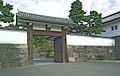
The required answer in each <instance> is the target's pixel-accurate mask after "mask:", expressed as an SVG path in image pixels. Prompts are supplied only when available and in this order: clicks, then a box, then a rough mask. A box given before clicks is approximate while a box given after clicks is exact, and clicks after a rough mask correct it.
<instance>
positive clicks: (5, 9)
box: [0, 0, 14, 23]
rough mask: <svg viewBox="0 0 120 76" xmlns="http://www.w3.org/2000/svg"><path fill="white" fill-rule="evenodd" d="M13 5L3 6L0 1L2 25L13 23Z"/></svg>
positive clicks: (1, 0) (0, 0)
mask: <svg viewBox="0 0 120 76" xmlns="http://www.w3.org/2000/svg"><path fill="white" fill-rule="evenodd" d="M12 9H13V5H10V4H8V3H6V4H4V2H3V0H0V21H1V22H4V23H11V22H13V21H14V18H13V17H14V14H13V13H12V12H11V10H12Z"/></svg>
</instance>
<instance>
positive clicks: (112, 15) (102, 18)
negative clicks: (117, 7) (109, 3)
mask: <svg viewBox="0 0 120 76" xmlns="http://www.w3.org/2000/svg"><path fill="white" fill-rule="evenodd" d="M118 13H120V11H118V12H116V13H113V14H110V15H108V16H105V17H103V18H102V19H104V18H107V17H110V16H113V15H115V14H118Z"/></svg>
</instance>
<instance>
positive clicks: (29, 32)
mask: <svg viewBox="0 0 120 76" xmlns="http://www.w3.org/2000/svg"><path fill="white" fill-rule="evenodd" d="M26 25H27V48H28V64H32V60H33V48H32V37H33V26H32V25H30V23H27V24H26Z"/></svg>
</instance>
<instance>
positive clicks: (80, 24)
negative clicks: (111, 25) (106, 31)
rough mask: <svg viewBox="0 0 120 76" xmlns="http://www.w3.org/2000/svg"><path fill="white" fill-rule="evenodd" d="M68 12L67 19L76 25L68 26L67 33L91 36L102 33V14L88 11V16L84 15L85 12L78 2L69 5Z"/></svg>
mask: <svg viewBox="0 0 120 76" xmlns="http://www.w3.org/2000/svg"><path fill="white" fill-rule="evenodd" d="M69 12H70V14H69V18H70V19H72V20H73V22H74V23H76V25H74V26H72V25H69V26H68V28H67V31H68V32H69V33H80V34H82V35H83V34H87V35H91V34H93V33H94V34H100V33H101V32H102V31H103V28H102V14H99V13H98V12H97V11H90V15H86V12H85V11H84V10H83V9H82V3H81V2H80V0H76V1H74V2H73V3H72V4H71V10H70V11H69Z"/></svg>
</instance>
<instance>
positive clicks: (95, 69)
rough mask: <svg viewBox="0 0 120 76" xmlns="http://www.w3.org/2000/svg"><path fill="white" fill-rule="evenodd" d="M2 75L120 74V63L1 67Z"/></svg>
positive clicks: (84, 75)
mask: <svg viewBox="0 0 120 76" xmlns="http://www.w3.org/2000/svg"><path fill="white" fill-rule="evenodd" d="M0 76H120V64H113V63H84V62H82V63H69V64H65V63H64V64H43V65H33V66H25V67H20V68H11V69H0Z"/></svg>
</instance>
